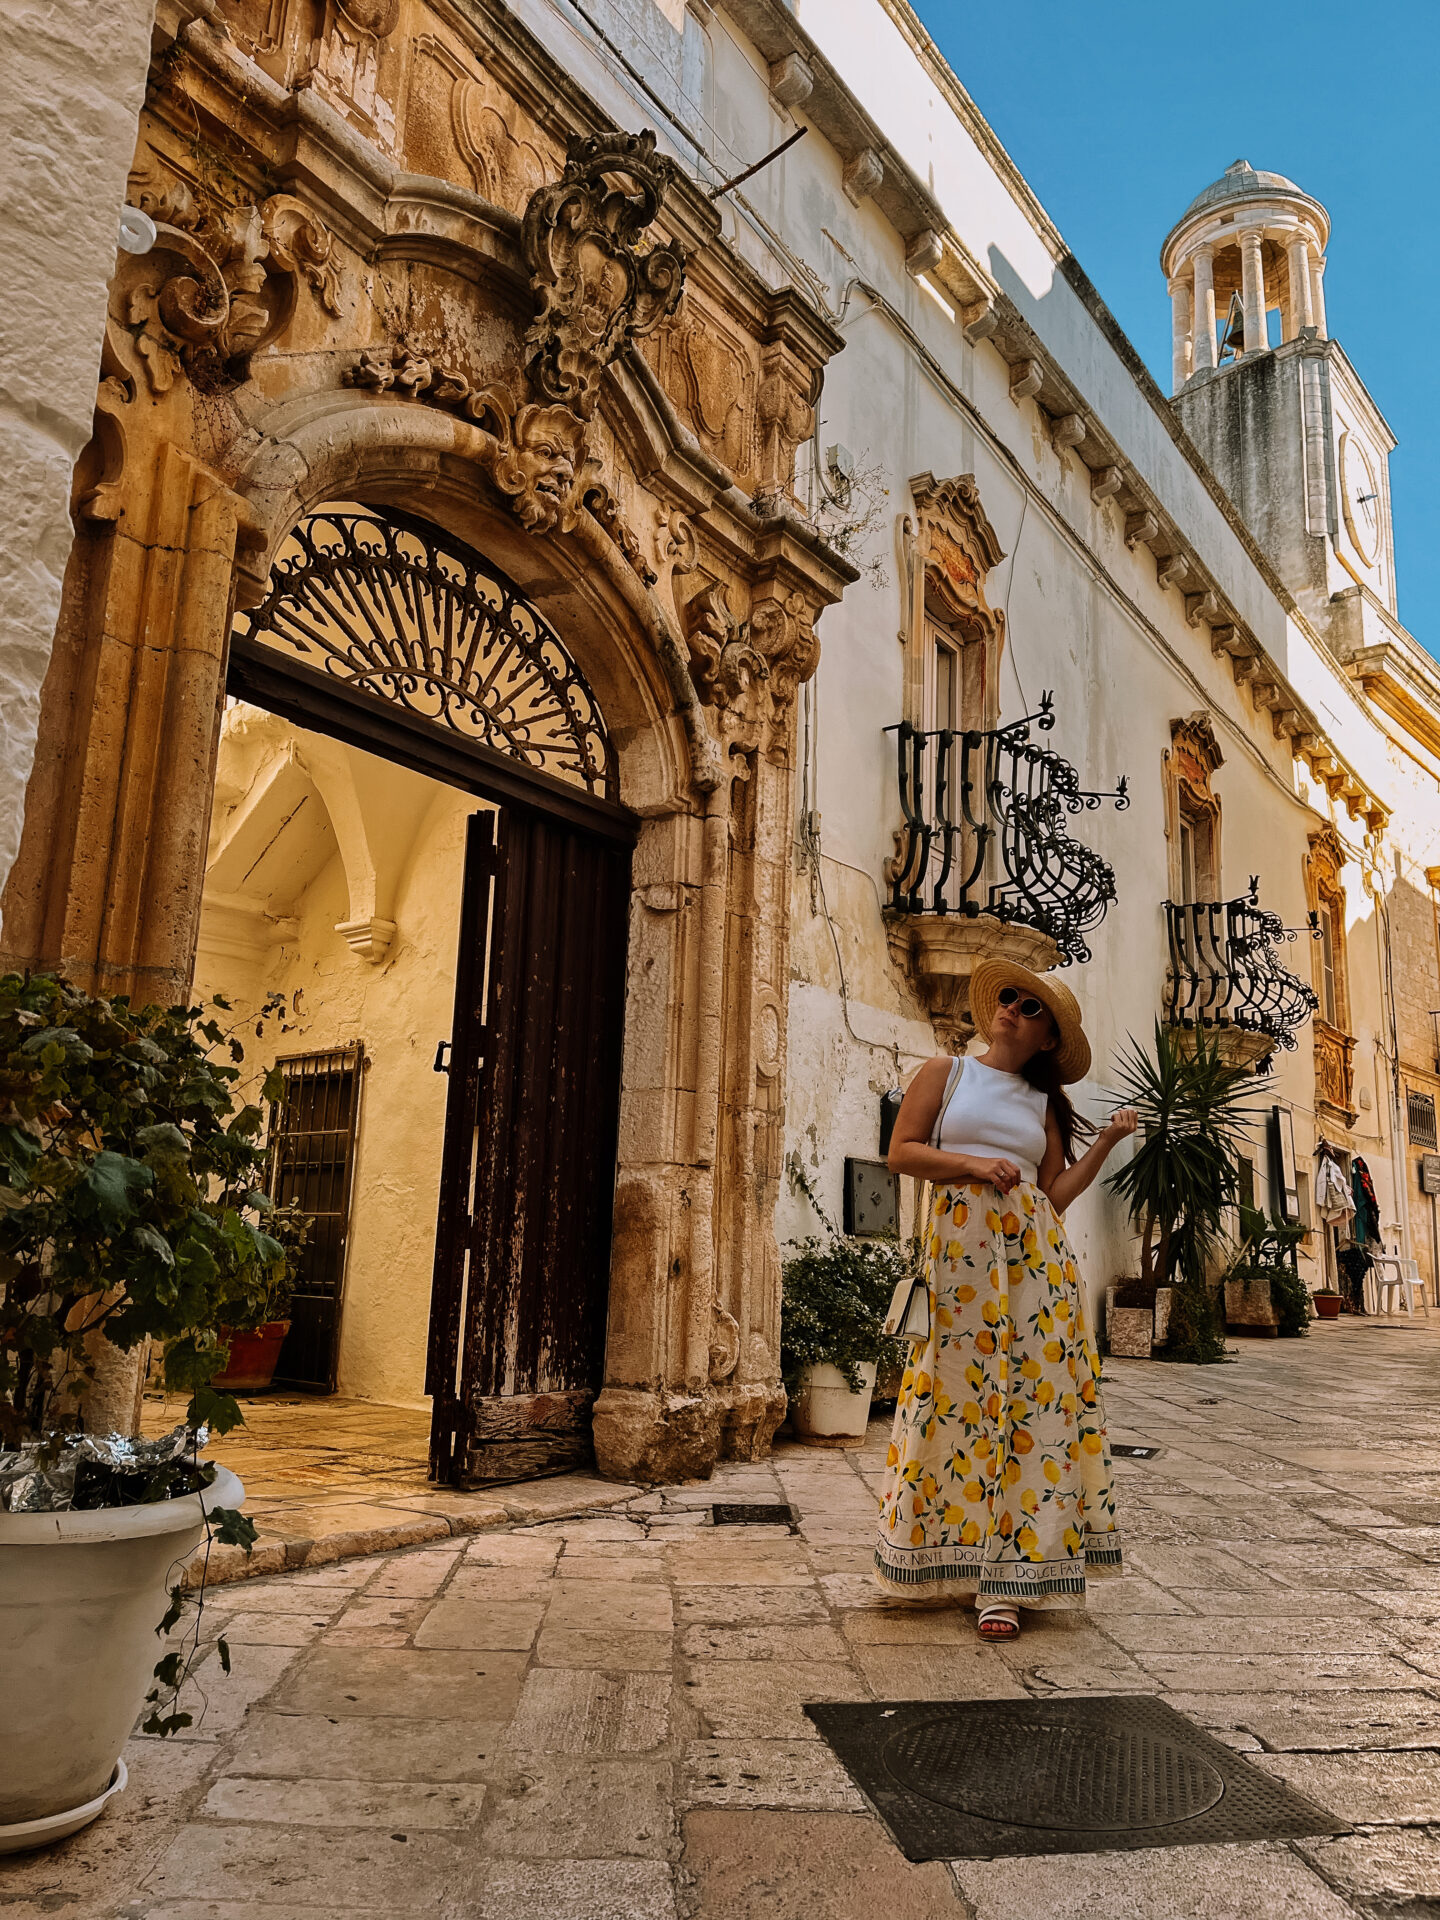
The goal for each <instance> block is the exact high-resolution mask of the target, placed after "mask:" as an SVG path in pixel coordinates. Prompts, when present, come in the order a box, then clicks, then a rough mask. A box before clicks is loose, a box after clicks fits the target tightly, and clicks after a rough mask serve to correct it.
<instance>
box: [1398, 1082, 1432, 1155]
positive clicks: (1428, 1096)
mask: <svg viewBox="0 0 1440 1920" xmlns="http://www.w3.org/2000/svg"><path fill="white" fill-rule="evenodd" d="M1405 1110H1406V1118H1407V1120H1408V1122H1409V1131H1410V1144H1411V1146H1412V1147H1433V1146H1434V1145H1435V1143H1436V1142H1435V1096H1434V1094H1433V1093H1416V1092H1415V1091H1414V1089H1413V1088H1410V1087H1407V1088H1406V1090H1405Z"/></svg>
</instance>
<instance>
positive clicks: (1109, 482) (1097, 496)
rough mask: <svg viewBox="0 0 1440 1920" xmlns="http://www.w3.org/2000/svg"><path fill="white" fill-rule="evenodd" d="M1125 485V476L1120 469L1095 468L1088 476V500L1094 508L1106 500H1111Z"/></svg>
mask: <svg viewBox="0 0 1440 1920" xmlns="http://www.w3.org/2000/svg"><path fill="white" fill-rule="evenodd" d="M1124 484H1125V474H1124V471H1123V470H1122V469H1121V468H1120V467H1096V469H1095V471H1094V473H1093V474H1092V475H1091V476H1090V498H1091V499H1092V500H1093V501H1094V502H1095V504H1096V506H1097V507H1098V506H1100V505H1101V504H1102V502H1104V501H1106V500H1113V499H1114V498H1115V495H1116V494H1117V493H1119V491H1120V489H1121V488H1122V487H1123V486H1124Z"/></svg>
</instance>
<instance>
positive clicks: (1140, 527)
mask: <svg viewBox="0 0 1440 1920" xmlns="http://www.w3.org/2000/svg"><path fill="white" fill-rule="evenodd" d="M1159 531H1160V522H1159V521H1158V520H1157V519H1156V518H1155V516H1154V514H1153V513H1150V512H1148V511H1146V510H1145V509H1144V508H1142V509H1141V510H1140V512H1139V513H1127V514H1126V516H1125V544H1126V546H1127V547H1128V548H1129V549H1130V551H1131V552H1132V553H1133V552H1134V551H1135V549H1136V547H1139V546H1144V545H1148V543H1149V542H1150V541H1151V540H1153V539H1154V538H1155V536H1156V534H1157V533H1159Z"/></svg>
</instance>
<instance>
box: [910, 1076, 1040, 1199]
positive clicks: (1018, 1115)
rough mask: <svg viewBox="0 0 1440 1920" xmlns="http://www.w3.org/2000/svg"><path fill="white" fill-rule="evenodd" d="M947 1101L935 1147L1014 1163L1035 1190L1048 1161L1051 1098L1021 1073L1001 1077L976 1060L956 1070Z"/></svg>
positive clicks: (943, 1103) (942, 1150)
mask: <svg viewBox="0 0 1440 1920" xmlns="http://www.w3.org/2000/svg"><path fill="white" fill-rule="evenodd" d="M957 1068H958V1069H959V1079H958V1081H957V1079H956V1069H957ZM946 1095H947V1098H946V1099H944V1100H942V1102H941V1107H940V1120H939V1132H938V1134H932V1135H931V1144H932V1145H933V1146H936V1147H938V1148H939V1149H940V1151H941V1152H942V1153H971V1154H979V1155H982V1156H983V1157H984V1158H986V1159H996V1160H998V1159H1001V1158H1003V1159H1006V1160H1013V1161H1014V1162H1015V1164H1016V1165H1017V1166H1018V1167H1019V1169H1020V1177H1021V1178H1022V1179H1023V1180H1028V1181H1030V1183H1031V1184H1032V1185H1033V1184H1034V1182H1035V1181H1036V1180H1037V1179H1038V1178H1039V1175H1040V1162H1041V1161H1042V1160H1043V1159H1044V1157H1045V1112H1046V1108H1047V1107H1048V1105H1049V1098H1048V1096H1047V1095H1046V1094H1044V1093H1042V1091H1041V1090H1040V1088H1039V1087H1032V1086H1031V1085H1030V1082H1029V1081H1028V1080H1025V1079H1023V1078H1022V1077H1021V1076H1020V1075H1019V1074H1018V1073H1001V1071H1000V1070H999V1068H998V1067H987V1066H984V1065H982V1063H981V1062H980V1061H979V1060H972V1059H962V1060H957V1061H956V1062H955V1064H954V1066H952V1067H951V1069H950V1078H949V1080H948V1081H947V1082H946Z"/></svg>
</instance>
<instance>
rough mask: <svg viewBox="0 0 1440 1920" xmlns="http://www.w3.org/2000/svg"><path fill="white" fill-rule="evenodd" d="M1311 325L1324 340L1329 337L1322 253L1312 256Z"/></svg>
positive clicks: (1323, 257)
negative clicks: (1326, 321) (1326, 323)
mask: <svg viewBox="0 0 1440 1920" xmlns="http://www.w3.org/2000/svg"><path fill="white" fill-rule="evenodd" d="M1307 251H1309V249H1307ZM1310 324H1311V326H1312V327H1317V328H1318V329H1319V332H1320V338H1321V339H1322V340H1325V339H1327V338H1328V337H1329V336H1328V333H1327V331H1326V327H1325V256H1324V255H1323V254H1321V253H1311V254H1310Z"/></svg>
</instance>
